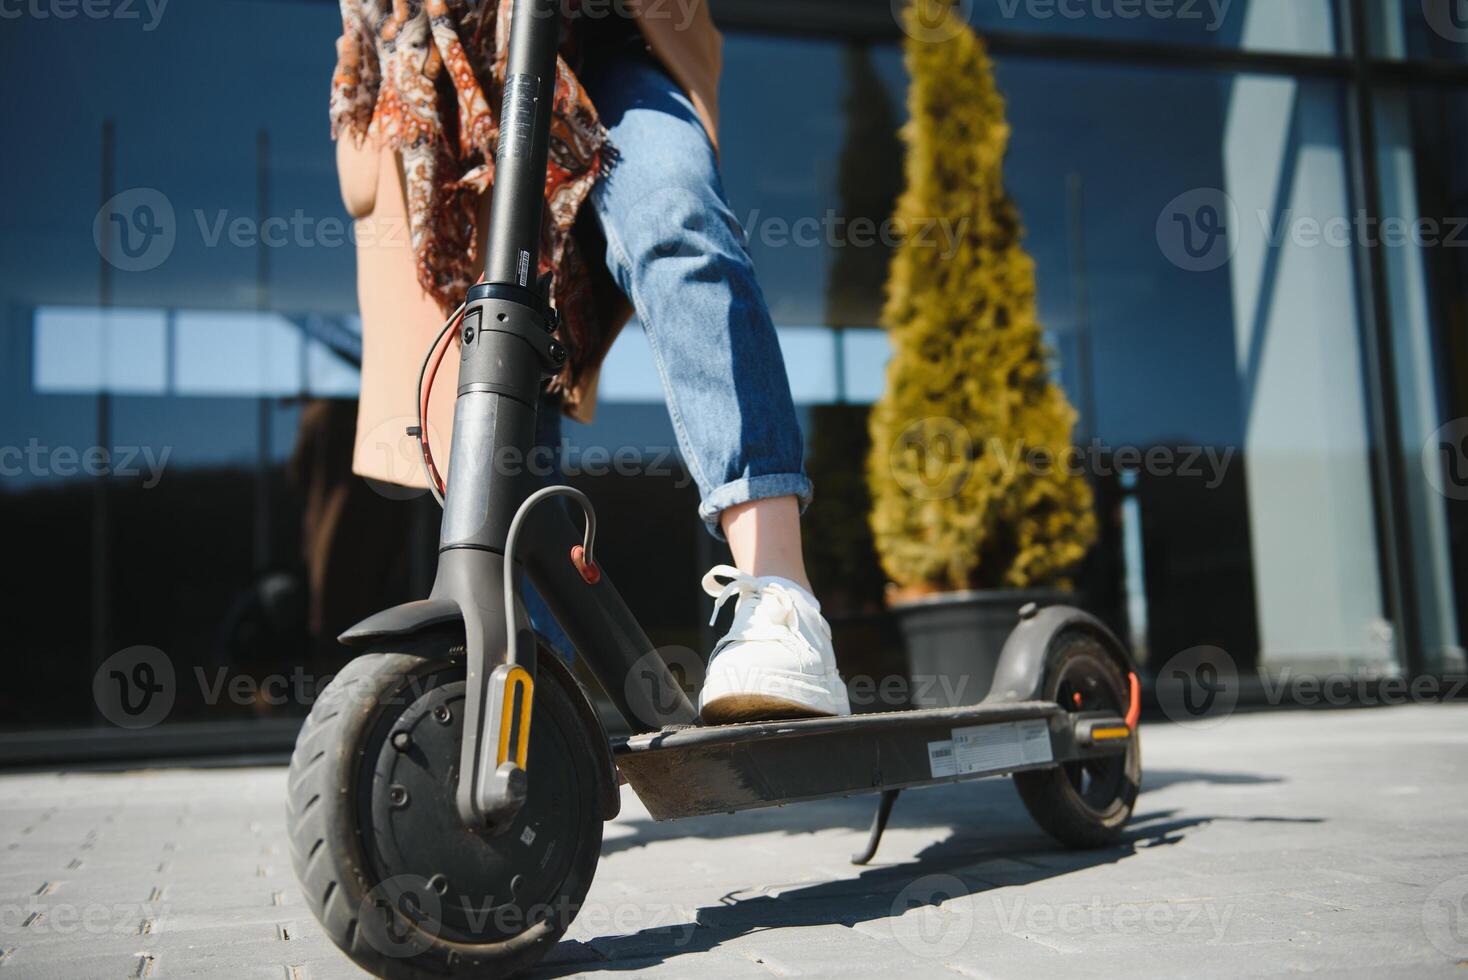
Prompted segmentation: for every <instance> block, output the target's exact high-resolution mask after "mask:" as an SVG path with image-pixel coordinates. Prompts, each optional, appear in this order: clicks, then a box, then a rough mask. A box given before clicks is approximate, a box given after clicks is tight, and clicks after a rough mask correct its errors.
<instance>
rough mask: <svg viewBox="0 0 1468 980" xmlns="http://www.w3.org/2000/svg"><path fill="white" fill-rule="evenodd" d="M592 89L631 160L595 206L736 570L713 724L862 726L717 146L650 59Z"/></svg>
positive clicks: (712, 583) (606, 181)
mask: <svg viewBox="0 0 1468 980" xmlns="http://www.w3.org/2000/svg"><path fill="white" fill-rule="evenodd" d="M583 81H584V83H585V84H586V88H587V91H588V92H589V93H590V94H591V98H592V102H593V103H594V104H595V105H596V107H597V111H598V112H599V113H600V115H601V118H602V122H603V123H604V124H605V125H606V126H607V128H608V130H609V131H610V133H611V138H612V143H613V144H614V145H615V146H616V148H617V151H618V154H619V159H618V161H617V163H616V164H615V166H614V167H613V169H612V170H611V172H610V173H609V174H608V175H607V176H606V177H604V178H603V179H602V180H601V181H599V182H598V184H597V186H596V189H595V190H594V191H593V192H592V198H591V203H592V207H593V209H594V210H595V212H596V215H597V218H598V219H599V221H600V223H601V227H602V231H603V232H604V234H605V236H606V239H607V264H608V267H609V269H610V270H611V272H612V274H613V275H614V276H615V277H616V280H617V283H618V285H620V286H621V288H622V290H623V291H624V292H625V293H626V294H627V295H628V296H629V297H630V298H631V299H632V304H633V306H634V307H635V308H636V310H637V314H638V318H639V320H640V321H641V322H642V325H643V328H644V330H645V331H646V333H647V338H648V344H649V346H650V347H651V348H652V353H653V358H654V360H655V361H656V363H657V369H658V372H659V374H660V375H661V377H662V382H663V389H664V394H665V396H666V398H667V403H668V412H669V415H670V416H671V418H672V421H673V428H674V431H675V432H676V434H677V437H678V442H679V445H680V447H681V448H682V450H683V455H684V458H685V459H686V461H687V465H688V468H689V470H690V471H691V473H692V475H693V478H694V480H695V481H697V483H698V488H699V493H700V496H701V498H702V499H701V503H700V506H699V515H700V516H701V517H702V518H703V519H704V521H705V523H706V524H707V526H708V528H709V530H710V532H712V533H713V534H714V535H715V536H722V537H727V539H728V541H729V545H730V550H731V551H732V552H733V555H734V561H735V564H736V566H737V567H736V568H729V567H727V566H720V567H718V568H715V569H713V570H712V571H711V572H709V574H708V575H706V576H704V588H705V589H706V590H707V591H708V592H709V594H710V595H712V596H715V597H716V599H717V602H716V604H715V608H714V612H715V616H717V615H718V609H719V607H720V606H721V605H723V603H724V602H725V601H726V600H728V599H730V598H737V604H736V608H735V613H734V621H733V624H732V626H731V627H730V630H729V632H728V634H727V635H725V637H724V638H723V639H722V640H720V641H719V643H718V645H717V646H716V647H715V648H714V651H713V653H712V655H711V656H710V659H709V669H708V675H707V677H706V678H705V680H704V686H703V689H702V691H701V692H700V695H699V709H700V712H701V714H702V715H703V718H704V720H705V721H706V722H712V723H720V722H735V721H748V720H753V719H757V718H774V717H785V716H801V715H835V714H849V713H850V711H851V707H850V704H849V703H848V700H847V696H846V688H845V686H844V685H843V684H842V682H841V678H840V676H839V675H838V674H837V671H836V657H835V654H834V652H833V651H832V649H831V633H830V627H829V626H828V625H827V624H826V621H825V620H824V619H823V618H822V617H821V614H820V603H819V602H817V601H816V599H815V597H814V596H813V595H811V593H810V583H809V582H808V580H807V578H806V573H805V563H804V560H803V558H802V556H801V545H800V511H801V509H802V508H803V507H804V505H805V504H806V503H807V502H809V500H810V496H811V485H810V480H809V479H808V478H807V477H806V475H805V470H804V466H803V462H802V457H803V447H802V444H801V437H800V427H799V423H798V422H797V420H796V417H795V406H794V403H793V401H792V399H791V397H790V384H789V381H788V379H787V378H786V375H785V363H784V359H783V358H782V356H781V354H780V345H779V342H778V340H777V339H776V336H775V328H774V325H773V324H772V323H771V321H770V314H769V310H768V308H767V307H766V305H765V300H764V295H763V294H762V293H761V291H760V288H759V285H758V283H757V282H756V281H755V276H754V266H753V263H752V262H751V261H750V258H749V253H748V252H747V251H746V249H745V247H744V236H743V232H742V231H741V229H740V228H739V225H738V223H737V222H736V221H735V219H734V215H733V213H732V212H731V211H730V209H729V205H728V202H727V201H726V200H725V198H724V191H723V187H722V184H721V182H720V180H719V173H718V166H717V162H716V160H715V158H714V151H713V147H712V145H711V144H710V143H709V140H708V137H707V135H706V134H705V132H704V130H703V127H702V125H701V124H700V123H699V121H698V116H697V114H696V113H695V112H694V110H693V106H692V105H691V104H690V103H689V102H688V100H687V98H686V97H685V96H684V95H683V93H682V92H681V91H680V90H679V89H678V87H677V86H676V85H675V84H674V83H673V81H672V80H671V79H670V78H669V77H668V76H667V75H666V74H665V73H664V72H663V71H662V69H661V68H659V67H657V66H656V65H655V64H653V63H652V62H651V60H650V59H648V58H646V57H640V56H636V55H632V56H628V55H626V54H623V55H621V56H619V57H616V58H611V59H607V60H606V61H604V62H603V63H602V64H601V65H600V66H596V67H593V68H592V69H591V70H589V71H587V72H586V73H585V74H583Z"/></svg>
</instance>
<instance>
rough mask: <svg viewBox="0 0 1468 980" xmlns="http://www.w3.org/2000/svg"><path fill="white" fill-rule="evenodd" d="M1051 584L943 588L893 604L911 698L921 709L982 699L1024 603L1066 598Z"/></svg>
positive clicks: (944, 706) (969, 702) (1040, 602)
mask: <svg viewBox="0 0 1468 980" xmlns="http://www.w3.org/2000/svg"><path fill="white" fill-rule="evenodd" d="M1064 598H1065V593H1063V592H1057V591H1054V590H1051V589H1033V590H1023V591H1020V590H1007V589H1006V590H997V589H995V590H988V589H986V590H981V591H973V592H943V593H939V594H937V595H932V596H924V597H923V598H921V599H914V600H911V601H909V602H902V603H897V604H895V605H893V607H892V611H893V612H894V613H895V614H896V616H897V622H898V624H899V626H900V627H901V629H902V636H903V639H904V640H905V641H906V642H907V667H908V677H909V679H910V681H911V685H912V686H911V689H910V693H909V700H910V701H911V703H912V706H913V707H915V708H951V707H954V706H955V705H960V704H977V703H978V702H980V701H982V700H984V697H985V695H987V694H988V693H989V687H990V686H991V685H992V684H993V683H994V668H995V667H996V666H997V665H998V663H999V654H1000V651H1002V650H1003V649H1004V641H1005V640H1006V639H1008V638H1009V633H1010V631H1011V630H1013V629H1014V627H1015V625H1016V624H1017V623H1018V622H1019V611H1020V608H1021V607H1023V606H1024V605H1026V604H1027V603H1031V602H1033V603H1035V604H1036V605H1039V606H1049V605H1054V604H1056V603H1058V602H1061V601H1063V600H1064Z"/></svg>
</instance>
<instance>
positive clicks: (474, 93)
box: [331, 0, 612, 390]
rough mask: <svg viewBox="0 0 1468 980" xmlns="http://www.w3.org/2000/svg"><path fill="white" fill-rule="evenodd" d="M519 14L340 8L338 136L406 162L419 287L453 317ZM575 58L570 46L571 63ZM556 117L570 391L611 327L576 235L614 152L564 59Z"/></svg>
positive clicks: (544, 265) (487, 8) (556, 202)
mask: <svg viewBox="0 0 1468 980" xmlns="http://www.w3.org/2000/svg"><path fill="white" fill-rule="evenodd" d="M573 2H574V0H573ZM389 6H390V7H391V9H390V10H389V9H388V8H389ZM513 6H514V0H498V2H497V3H491V2H490V0H480V2H479V3H478V4H475V3H472V2H470V0H341V11H342V37H341V40H340V41H338V43H337V53H338V54H337V66H336V73H335V75H334V76H333V77H332V85H331V129H332V137H333V138H339V137H340V136H341V134H342V133H343V132H346V133H350V134H351V135H353V136H354V137H356V138H357V139H359V140H360V139H363V138H365V137H368V136H369V135H370V136H371V137H373V138H374V139H375V140H376V143H377V145H381V146H387V147H391V148H392V149H394V150H396V151H397V152H398V154H399V156H400V158H401V160H402V163H403V172H404V174H405V177H406V185H407V202H408V229H409V232H410V235H411V240H412V243H413V253H414V255H415V256H416V258H417V263H418V282H419V283H420V284H421V285H422V286H423V289H424V290H425V291H427V292H428V293H429V294H430V295H432V296H433V297H434V299H436V300H437V301H438V303H439V305H440V306H441V307H443V310H444V314H445V315H447V314H448V313H449V312H450V311H452V310H453V309H454V307H456V306H458V304H459V303H460V302H461V300H462V299H463V295H464V292H465V291H466V290H467V289H468V288H469V287H470V286H471V285H473V284H474V283H476V282H478V281H479V279H480V276H481V273H482V270H483V268H484V262H483V257H482V256H480V255H479V254H478V252H479V249H478V234H477V232H478V229H477V224H478V202H479V198H480V195H482V194H484V193H485V192H487V191H488V190H489V188H490V187H491V186H492V184H493V183H494V146H495V143H496V141H497V140H498V138H499V119H498V116H499V107H500V99H501V96H502V93H503V90H504V83H505V62H506V60H507V56H508V47H509V46H508V44H506V43H503V42H505V41H508V39H509V36H510V11H511V9H512V7H513ZM569 12H570V11H569V10H568V13H569ZM491 14H492V15H493V21H492V22H491V20H490V18H491ZM568 34H569V36H571V37H574V33H571V32H568ZM568 53H569V51H568V49H567V48H566V47H565V46H563V47H562V55H566V54H568ZM553 110H554V111H553V115H552V118H551V132H550V166H549V168H548V170H547V173H546V178H545V204H546V206H545V213H544V218H543V221H542V228H541V249H540V270H539V271H540V272H541V273H547V272H550V273H553V274H554V279H553V285H552V289H551V292H552V297H553V299H554V301H555V304H556V307H557V309H558V310H559V311H560V314H561V320H562V323H563V324H564V326H563V327H562V333H561V336H562V337H563V338H564V339H565V341H566V344H567V347H568V349H569V352H570V357H569V358H568V360H567V364H566V367H565V368H564V369H563V370H562V372H561V374H560V376H559V377H557V378H556V379H555V380H554V381H553V382H552V390H566V389H568V388H569V387H570V386H571V385H573V384H574V383H575V381H576V377H577V375H578V373H579V371H580V368H581V366H582V361H583V358H584V356H585V354H586V353H587V352H589V351H591V350H593V349H594V348H595V343H594V341H595V338H594V336H593V335H594V333H595V332H596V331H597V329H598V326H599V325H598V324H597V322H596V311H595V307H594V304H593V302H592V297H591V289H590V285H589V282H588V276H587V275H586V269H585V266H584V264H583V263H582V260H581V257H580V255H578V253H577V249H576V243H575V240H574V239H573V238H572V235H571V227H572V225H573V224H574V222H575V220H576V214H577V211H578V210H579V209H580V207H581V202H582V201H584V200H585V199H586V195H587V194H588V193H590V191H591V188H592V185H593V184H594V183H595V182H596V179H597V177H598V176H599V175H600V174H601V172H602V168H603V166H604V165H608V164H609V163H610V161H611V156H612V148H611V146H610V144H609V143H608V142H607V132H606V130H605V129H604V128H603V127H602V125H601V121H600V120H599V119H598V118H597V115H596V110H595V109H594V108H593V107H592V105H591V100H590V99H589V98H588V97H587V95H586V91H585V90H584V89H583V88H582V87H581V83H580V82H579V81H577V79H576V76H575V75H574V74H573V73H572V72H571V69H570V68H569V67H568V66H567V64H566V60H565V58H564V57H558V58H557V59H556V92H555V100H554V104H553Z"/></svg>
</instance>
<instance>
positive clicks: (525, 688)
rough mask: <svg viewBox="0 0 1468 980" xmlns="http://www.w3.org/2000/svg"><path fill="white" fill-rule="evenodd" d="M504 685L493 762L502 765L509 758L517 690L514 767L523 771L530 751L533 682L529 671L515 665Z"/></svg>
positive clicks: (507, 675)
mask: <svg viewBox="0 0 1468 980" xmlns="http://www.w3.org/2000/svg"><path fill="white" fill-rule="evenodd" d="M504 683H505V686H504V694H503V695H502V700H501V701H500V750H499V754H498V755H497V756H496V758H495V762H496V764H499V763H503V762H505V760H507V759H508V758H509V757H510V735H511V731H510V729H511V728H512V727H513V726H514V724H515V692H516V690H519V691H520V697H521V701H520V733H519V734H520V737H519V738H517V739H515V743H516V744H515V765H517V766H519V767H520V768H521V769H524V768H525V759H526V756H527V755H529V749H530V696H531V693H532V692H533V690H534V688H535V682H534V681H532V680H531V679H530V672H529V671H527V670H526V669H525V668H524V667H521V666H520V665H519V664H516V665H515V666H513V667H511V668H510V669H509V671H508V672H506V674H505V682H504Z"/></svg>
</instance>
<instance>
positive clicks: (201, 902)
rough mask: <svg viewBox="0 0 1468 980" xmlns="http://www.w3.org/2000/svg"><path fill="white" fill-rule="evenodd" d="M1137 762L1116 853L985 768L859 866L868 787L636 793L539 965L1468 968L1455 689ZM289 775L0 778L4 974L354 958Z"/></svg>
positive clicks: (1156, 973)
mask: <svg viewBox="0 0 1468 980" xmlns="http://www.w3.org/2000/svg"><path fill="white" fill-rule="evenodd" d="M1144 758H1145V759H1146V765H1147V770H1146V778H1145V780H1144V786H1143V793H1142V796H1141V798H1140V800H1139V802H1138V809H1137V817H1136V819H1135V821H1134V822H1133V825H1132V827H1131V828H1130V832H1129V835H1128V840H1127V841H1126V843H1125V844H1124V845H1122V846H1119V847H1115V848H1110V849H1106V850H1102V851H1095V852H1077V851H1069V850H1066V849H1064V848H1061V847H1058V846H1057V845H1055V844H1054V843H1053V842H1051V841H1049V839H1048V838H1046V837H1045V836H1044V835H1043V834H1042V833H1041V832H1040V831H1039V830H1038V829H1037V828H1036V827H1035V826H1034V824H1033V823H1032V822H1031V821H1030V819H1029V817H1028V815H1027V814H1026V813H1025V811H1024V809H1023V807H1022V806H1021V805H1020V803H1019V801H1018V799H1017V796H1016V794H1015V793H1014V788H1013V785H1012V784H1011V782H1010V781H1009V780H1006V779H992V780H983V781H981V782H978V783H971V784H966V785H958V786H947V787H942V788H938V789H932V790H924V791H920V792H912V793H907V794H904V795H903V797H902V798H901V799H900V800H899V801H898V804H897V807H896V809H895V811H894V813H893V818H892V823H891V826H890V828H889V830H888V833H887V836H886V838H885V840H884V841H883V844H882V849H881V851H880V852H879V854H878V856H877V860H876V861H875V862H874V863H873V864H872V865H871V866H869V867H866V868H855V867H852V866H851V865H850V864H849V863H848V862H847V858H848V856H849V855H850V854H851V853H852V852H853V851H855V850H857V849H858V848H859V846H860V845H861V843H862V842H863V840H864V839H865V834H866V827H867V825H868V822H869V821H870V818H871V814H872V810H873V807H874V805H875V799H874V798H873V797H870V796H867V797H853V798H850V799H844V800H827V801H821V802H818V803H812V804H806V805H801V806H790V807H782V808H778V809H772V810H767V811H756V812H750V813H742V814H738V815H735V816H715V817H706V818H698V819H693V820H687V821H681V822H673V823H667V824H659V823H656V822H654V821H652V820H651V819H650V817H649V816H648V814H647V811H646V808H645V807H643V806H642V804H641V802H640V801H638V800H637V798H636V797H635V795H633V794H632V793H631V792H630V790H625V789H624V796H623V803H624V806H623V813H622V815H621V816H620V817H618V819H617V821H616V822H614V823H613V824H612V825H610V826H609V827H608V828H607V833H606V841H605V848H604V856H603V859H602V862H601V866H600V868H599V870H598V872H597V877H596V879H595V880H594V882H593V886H592V891H591V893H590V895H589V896H588V899H587V903H586V906H585V908H584V910H583V913H582V916H581V917H580V918H579V919H578V920H577V921H576V922H575V923H573V925H572V927H571V930H570V932H569V933H568V934H567V938H566V940H565V941H563V942H562V943H561V944H560V946H559V947H558V948H557V949H556V950H555V951H554V952H553V953H552V955H551V956H550V957H548V958H547V960H546V961H545V963H544V964H542V966H541V968H540V969H539V970H538V971H537V972H538V975H540V976H542V977H562V976H580V975H597V974H601V973H608V974H611V973H615V974H616V975H618V976H625V977H649V978H665V977H666V978H681V977H686V976H705V977H718V978H722V977H731V978H740V977H758V978H770V977H835V976H839V977H841V978H843V980H856V978H865V977H879V976H880V977H892V976H901V977H906V976H911V977H929V976H952V977H971V978H976V980H989V978H1008V977H1028V976H1033V975H1036V974H1043V975H1052V976H1065V977H1071V976H1075V977H1098V978H1099V977H1106V978H1114V977H1116V976H1118V975H1127V976H1130V977H1142V978H1151V977H1158V978H1172V977H1177V976H1189V977H1194V976H1198V977H1234V976H1240V975H1248V976H1271V975H1284V974H1286V973H1289V974H1298V973H1302V972H1303V973H1319V974H1321V975H1330V976H1363V977H1364V976H1370V977H1381V976H1403V977H1409V976H1410V977H1418V976H1427V977H1434V976H1441V977H1454V978H1456V980H1463V978H1464V977H1465V976H1468V967H1465V966H1463V965H1460V962H1464V961H1468V921H1465V919H1464V918H1458V919H1452V918H1450V917H1449V914H1448V913H1449V911H1451V910H1450V909H1449V908H1447V907H1446V906H1442V905H1441V903H1442V902H1444V901H1448V902H1452V901H1454V900H1460V901H1461V900H1468V898H1465V895H1463V894H1459V892H1468V878H1465V879H1464V881H1463V882H1462V884H1463V885H1464V887H1463V888H1461V889H1458V890H1454V888H1455V887H1456V886H1454V885H1453V882H1454V881H1456V880H1457V879H1458V877H1459V876H1468V826H1465V825H1464V823H1463V821H1462V814H1463V813H1465V812H1468V707H1465V706H1456V705H1444V706H1411V707H1399V708H1390V709H1376V710H1366V711H1362V710H1352V711H1331V712H1291V713H1257V714H1248V715H1239V716H1235V717H1234V718H1231V719H1229V720H1228V721H1227V722H1225V723H1224V724H1223V725H1221V726H1218V727H1215V728H1211V729H1205V730H1198V729H1188V728H1178V727H1169V726H1165V725H1155V726H1150V727H1149V728H1147V729H1146V732H1145V753H1144ZM284 793H285V772H284V770H283V769H282V768H279V767H274V768H269V767H266V768H250V769H213V770H187V769H165V770H142V771H132V772H126V773H60V774H57V773H25V774H14V775H6V776H0V980H3V978H4V977H5V976H17V977H25V978H41V980H49V978H51V977H55V978H58V980H61V978H65V980H90V978H93V977H97V978H102V977H108V978H111V977H128V976H135V975H138V974H139V973H140V972H141V973H144V974H146V975H147V976H149V977H152V978H162V980H169V978H193V977H228V978H254V977H261V978H264V977H272V978H276V980H281V978H285V980H337V978H343V980H344V978H356V977H361V976H364V974H363V973H362V972H361V971H360V970H359V969H357V968H356V967H355V966H354V965H353V964H352V963H351V962H350V961H349V960H348V959H347V958H346V957H345V956H343V955H342V954H341V953H340V952H338V951H337V950H336V949H335V948H334V947H333V946H332V945H331V943H330V942H329V941H328V940H327V939H326V938H325V936H324V935H323V934H322V932H321V930H320V929H319V927H318V926H317V925H316V923H315V922H314V920H312V918H311V916H310V913H309V912H308V911H307V910H306V907H305V905H304V904H303V902H302V899H301V895H300V891H299V888H298V887H297V885H296V883H295V881H294V880H293V877H292V873H291V866H290V856H289V851H288V848H287V846H286V842H285V837H284V835H285V814H284V803H283V800H284ZM1440 886H1441V887H1446V888H1447V889H1448V891H1447V892H1446V893H1442V892H1440V891H1435V890H1439V889H1440ZM1435 902H1436V903H1438V904H1437V905H1434V904H1433V903H1435ZM1463 908H1464V909H1468V906H1463ZM1455 928H1456V929H1457V930H1458V931H1457V932H1455V931H1453V930H1454V929H1455Z"/></svg>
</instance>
